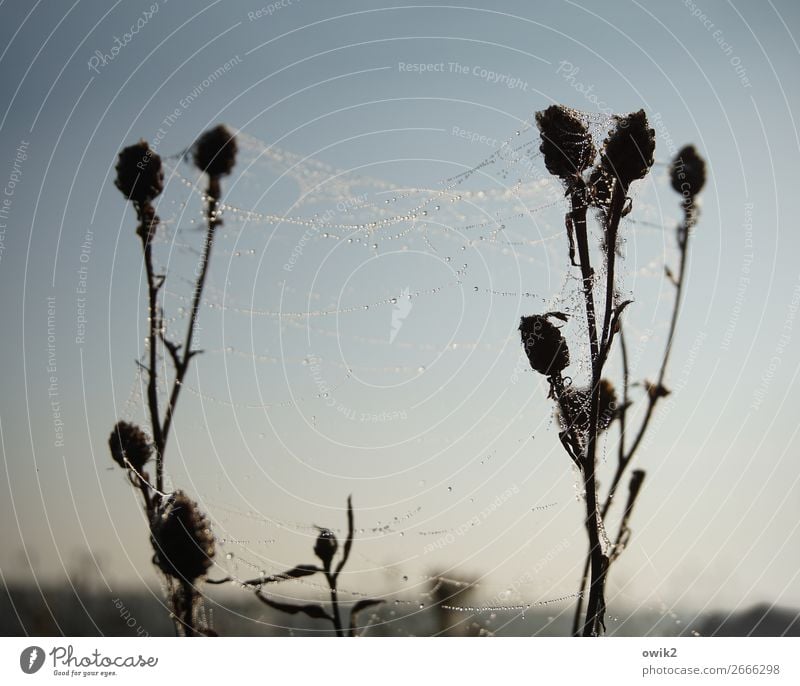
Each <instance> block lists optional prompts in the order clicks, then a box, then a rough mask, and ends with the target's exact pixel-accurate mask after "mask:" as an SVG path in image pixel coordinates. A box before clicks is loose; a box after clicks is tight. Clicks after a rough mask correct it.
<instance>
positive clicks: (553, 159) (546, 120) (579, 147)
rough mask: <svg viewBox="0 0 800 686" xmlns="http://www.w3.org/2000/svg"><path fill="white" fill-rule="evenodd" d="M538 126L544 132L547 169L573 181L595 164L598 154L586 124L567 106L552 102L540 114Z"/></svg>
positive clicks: (537, 114) (542, 134) (543, 145)
mask: <svg viewBox="0 0 800 686" xmlns="http://www.w3.org/2000/svg"><path fill="white" fill-rule="evenodd" d="M536 125H537V126H538V127H539V131H540V132H541V137H542V144H541V146H540V147H539V151H540V152H541V153H542V155H543V156H544V163H545V166H546V167H547V171H549V172H550V173H551V174H552V175H553V176H557V177H559V178H560V179H561V180H562V181H564V182H566V183H568V184H569V183H571V181H572V180H573V179H575V178H576V177H579V176H580V175H581V174H582V173H583V172H584V170H585V169H586V168H587V167H588V166H589V165H590V164H591V163H592V160H594V157H595V154H596V150H595V147H594V142H593V141H592V135H591V133H589V129H587V128H586V124H584V123H583V121H581V119H580V118H579V117H578V116H577V115H576V114H575V113H574V112H572V111H571V110H569V109H567V108H566V107H562V106H561V105H550V107H548V108H547V109H546V110H543V111H541V112H537V113H536Z"/></svg>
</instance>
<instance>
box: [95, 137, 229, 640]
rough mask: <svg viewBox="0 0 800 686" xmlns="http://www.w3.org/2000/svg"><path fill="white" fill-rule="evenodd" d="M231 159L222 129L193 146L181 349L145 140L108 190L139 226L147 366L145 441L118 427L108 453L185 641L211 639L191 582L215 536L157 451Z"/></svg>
mask: <svg viewBox="0 0 800 686" xmlns="http://www.w3.org/2000/svg"><path fill="white" fill-rule="evenodd" d="M235 160H236V140H235V138H234V137H233V135H232V134H231V133H230V132H229V131H228V130H227V129H226V128H225V127H224V126H217V127H215V128H214V129H211V130H210V131H208V132H206V133H205V134H203V135H202V136H201V137H200V138H199V139H198V141H197V142H196V143H195V146H194V161H195V165H196V166H197V167H198V168H199V169H200V171H202V172H205V173H206V174H207V175H208V187H207V190H206V193H205V198H204V200H205V203H206V211H205V214H206V224H207V228H206V236H205V241H204V244H203V251H202V258H201V260H202V262H201V265H200V269H199V270H198V276H197V280H196V282H195V284H194V292H193V295H192V305H191V309H190V312H189V321H188V324H187V330H186V337H185V340H184V342H183V343H182V344H179V343H175V342H174V341H172V340H170V339H169V338H168V337H167V331H166V326H165V324H164V315H163V310H162V307H161V305H160V304H159V294H160V292H161V288H162V286H163V285H164V281H165V280H166V274H157V273H156V271H155V267H154V263H153V252H152V244H153V239H154V238H155V235H156V230H157V228H158V224H159V218H158V215H157V214H156V212H155V208H154V206H153V201H154V200H155V198H157V197H158V196H159V195H160V194H161V192H162V191H163V188H164V173H163V169H162V165H161V158H160V157H159V155H157V154H156V153H155V152H154V151H153V150H151V149H150V147H149V146H148V144H147V143H146V142H145V141H140V142H139V143H136V144H135V145H131V146H129V147H127V148H125V149H124V150H122V152H120V154H119V161H118V162H117V167H116V172H117V178H116V182H115V184H116V186H117V188H118V189H119V190H120V191H121V192H122V194H123V195H124V196H125V197H126V198H127V199H128V200H130V201H131V202H132V203H133V207H134V209H135V210H136V217H137V220H138V222H139V223H138V227H137V230H136V233H137V235H138V236H139V238H140V240H141V242H142V255H143V259H144V265H145V271H146V275H147V292H148V301H147V317H148V337H147V361H146V362H145V363H139V364H140V366H141V367H142V369H143V371H144V373H145V374H146V375H147V409H148V415H149V419H150V431H151V434H150V437H148V436H147V435H146V434H145V432H144V431H143V430H142V429H141V428H140V427H138V426H136V425H135V424H131V423H129V422H125V421H120V422H117V424H116V426H115V427H114V430H113V431H112V433H111V437H110V438H109V448H110V450H111V456H112V458H113V459H114V461H115V462H116V463H117V464H119V465H120V466H121V467H123V468H125V469H127V470H128V478H129V480H130V482H131V483H132V484H133V485H134V486H135V487H137V488H139V490H140V491H141V494H142V499H143V501H144V507H145V511H146V513H147V517H148V522H149V529H150V542H151V544H152V546H153V550H154V551H155V555H154V557H153V563H154V564H155V565H156V566H157V567H158V569H160V571H161V572H162V573H163V574H164V576H165V578H166V581H167V587H168V589H169V591H168V595H169V602H170V604H171V607H172V612H173V616H174V618H175V623H176V630H177V631H178V632H179V633H182V634H184V635H186V636H195V635H210V634H212V633H213V632H212V631H211V630H210V629H208V628H206V627H197V626H196V623H197V616H196V615H197V607H198V605H199V602H200V599H201V595H200V593H199V591H198V589H197V583H198V582H199V580H200V579H202V578H203V577H204V576H205V574H206V572H207V570H208V568H209V567H210V566H211V564H212V559H213V556H214V537H213V534H212V533H211V529H210V525H209V523H208V521H207V519H206V518H205V516H204V515H203V514H202V513H201V512H200V511H199V509H198V507H197V504H196V503H195V502H194V501H193V500H192V499H191V498H189V497H188V496H187V495H186V494H185V493H183V492H182V491H175V492H174V493H165V492H164V453H165V449H166V444H167V438H168V437H169V432H170V429H171V427H172V422H173V418H174V415H175V409H176V406H177V402H178V398H179V396H180V392H181V388H182V387H183V380H184V377H185V376H186V372H187V371H188V369H189V364H190V362H191V360H192V358H193V357H194V356H195V355H197V354H199V352H200V351H199V350H196V349H194V348H193V347H192V343H193V337H194V331H195V326H196V323H197V316H198V312H199V309H200V303H201V301H202V294H203V288H204V286H205V282H206V277H207V275H208V262H209V259H210V255H211V247H212V244H213V241H214V234H215V230H216V228H217V227H218V226H219V225H220V224H221V223H222V222H221V219H220V216H219V211H218V205H219V199H220V195H221V192H220V180H221V178H222V176H225V175H227V174H230V172H231V170H232V169H233V166H234V164H235ZM159 343H160V344H161V345H160V346H159ZM159 351H165V352H166V354H167V355H168V356H169V359H170V361H171V362H172V366H173V371H174V374H173V378H172V381H171V388H170V391H169V394H168V396H167V402H166V409H165V411H164V416H163V418H162V416H161V412H160V409H159V405H160V397H159V390H158V388H159V384H158V381H159V379H158V372H159V366H158V364H159ZM151 458H152V459H154V461H155V484H153V483H152V482H151V480H150V475H149V473H148V472H146V471H145V467H146V465H147V463H148V462H149V461H150V459H151Z"/></svg>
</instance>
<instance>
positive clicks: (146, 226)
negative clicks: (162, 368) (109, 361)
mask: <svg viewBox="0 0 800 686" xmlns="http://www.w3.org/2000/svg"><path fill="white" fill-rule="evenodd" d="M137 209H138V208H137ZM152 216H154V215H152V210H151V212H148V211H147V208H141V209H139V219H140V221H141V225H140V227H139V235H140V237H141V239H142V252H143V253H144V264H145V271H146V273H147V296H148V297H147V316H148V324H149V332H148V344H149V346H150V350H149V351H148V352H149V361H148V368H147V373H148V379H147V405H148V408H149V410H150V425H151V429H152V432H153V444H154V445H155V449H156V450H155V452H156V455H155V459H156V489H157V490H159V491H162V490H163V483H162V478H163V469H164V452H163V451H164V445H163V435H162V432H161V418H160V415H159V411H158V375H157V369H156V367H157V364H158V359H157V357H158V356H157V353H158V350H157V343H156V341H157V340H158V337H157V334H158V327H159V315H158V290H159V285H158V284H156V276H155V270H154V269H153V250H152V245H151V239H152V236H153V234H154V233H155V231H154V229H155V227H154V226H153V224H154V223H155V220H154V219H152V218H151V217H152Z"/></svg>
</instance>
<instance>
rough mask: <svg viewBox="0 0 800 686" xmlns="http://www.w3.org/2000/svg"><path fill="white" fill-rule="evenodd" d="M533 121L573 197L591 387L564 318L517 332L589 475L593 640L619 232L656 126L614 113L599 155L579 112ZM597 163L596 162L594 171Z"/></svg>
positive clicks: (601, 598)
mask: <svg viewBox="0 0 800 686" xmlns="http://www.w3.org/2000/svg"><path fill="white" fill-rule="evenodd" d="M536 122H537V125H538V127H539V130H540V133H541V138H542V144H541V147H540V151H541V153H542V155H543V156H544V161H545V165H546V167H547V169H548V171H550V172H551V173H552V174H553V175H555V176H557V177H558V178H559V179H560V180H561V182H562V183H563V185H564V188H565V191H566V194H567V196H568V197H569V200H570V209H569V211H568V212H567V214H566V216H565V224H566V229H567V236H568V239H569V259H570V264H571V265H573V266H578V267H579V268H580V271H581V291H582V294H583V301H584V308H585V314H586V328H587V331H588V349H589V359H590V362H591V379H590V383H589V385H588V387H587V388H581V389H573V388H572V387H571V380H570V383H567V382H566V380H565V377H564V376H563V372H564V370H565V368H566V367H567V366H569V363H570V355H569V347H568V344H567V342H566V340H565V339H564V337H563V336H562V334H561V331H560V330H559V327H558V326H557V325H556V324H554V323H553V322H552V321H551V320H553V319H555V320H557V321H559V320H560V321H561V322H562V323H563V322H566V321H567V315H566V314H563V313H561V312H549V313H547V314H544V315H533V316H531V317H523V318H522V320H521V323H520V333H521V337H522V344H523V346H524V348H525V352H526V354H527V356H528V359H529V361H530V363H531V367H532V368H533V369H534V371H536V372H538V373H540V374H543V375H544V376H545V377H546V378H547V380H548V383H549V385H550V397H551V398H552V399H553V400H554V401H555V402H556V405H557V409H558V415H559V419H560V425H561V431H560V432H559V437H560V439H561V443H562V445H563V446H564V449H565V450H566V452H567V454H568V455H569V456H570V458H571V459H572V461H573V462H574V463H575V465H576V466H577V468H578V469H579V471H580V473H581V476H582V479H583V486H584V490H585V502H586V516H585V526H586V531H587V536H588V539H589V554H588V560H589V577H590V583H589V595H588V601H587V609H586V616H585V620H584V622H583V626H582V628H581V630H580V633H581V634H583V635H585V636H596V635H600V634H601V633H602V631H603V630H604V628H605V625H604V616H605V581H606V575H607V572H608V565H609V557H608V554H607V552H606V551H605V549H604V545H603V537H604V528H603V520H602V516H601V511H600V508H599V507H598V502H597V496H598V493H597V479H596V467H597V457H596V453H597V438H598V435H599V433H600V432H601V431H603V430H604V429H607V428H608V426H610V424H611V421H612V420H613V419H614V418H615V417H616V410H615V405H616V402H615V398H616V394H615V391H614V389H613V386H612V385H611V384H610V382H608V381H605V380H604V379H603V368H604V366H605V364H606V362H607V360H608V357H609V353H610V351H611V349H612V345H613V342H614V338H615V336H616V334H617V333H618V332H619V330H620V317H621V315H622V312H623V310H624V309H625V307H626V306H627V305H628V304H629V303H630V301H625V302H620V301H619V299H618V297H617V293H616V291H615V278H616V275H615V266H616V258H617V237H618V232H619V222H620V219H621V218H622V217H623V216H624V215H626V214H627V213H628V212H630V209H631V200H630V198H629V197H628V189H629V187H630V185H631V184H632V183H633V182H634V181H636V180H639V179H642V178H644V177H645V176H646V175H647V173H648V171H649V169H650V167H651V166H652V164H653V154H654V150H655V132H654V131H653V130H652V129H651V128H649V125H648V122H647V117H646V116H645V114H644V112H643V111H639V112H635V113H633V114H629V115H626V116H616V117H614V119H613V125H612V127H611V130H610V131H609V133H608V136H607V137H606V139H605V141H604V142H603V145H602V148H601V149H600V150H599V152H598V151H597V149H596V147H595V145H594V141H593V139H592V135H591V132H590V131H589V129H588V127H587V125H586V123H585V122H584V120H583V119H582V117H581V115H580V114H579V113H578V112H576V111H574V110H570V109H568V108H566V107H562V106H558V105H553V106H551V107H548V108H547V109H546V110H544V111H543V112H539V113H537V116H536ZM592 164H594V165H595V166H594V168H592V169H591V170H590V167H591V166H592ZM590 207H595V208H597V209H598V210H599V213H598V216H599V221H600V223H601V228H602V233H603V240H602V243H601V246H600V250H601V251H602V253H603V256H604V260H605V284H604V287H603V288H602V291H603V293H604V296H603V299H602V303H603V309H602V311H601V314H600V316H598V311H597V309H596V307H595V286H596V284H595V273H594V269H593V268H592V264H591V249H590V248H591V246H590V244H589V234H588V231H587V213H588V210H589V208H590ZM576 247H577V257H578V261H577V263H576V262H575V255H576Z"/></svg>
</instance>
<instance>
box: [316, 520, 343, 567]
mask: <svg viewBox="0 0 800 686" xmlns="http://www.w3.org/2000/svg"><path fill="white" fill-rule="evenodd" d="M338 549H339V542H338V541H337V540H336V536H335V535H334V534H333V531H331V530H330V529H320V530H319V536H317V542H316V543H315V544H314V554H315V555H316V556H317V557H318V558H319V559H320V560H322V566H323V567H325V569H330V566H331V562H332V560H333V556H334V555H336V551H337V550H338Z"/></svg>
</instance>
